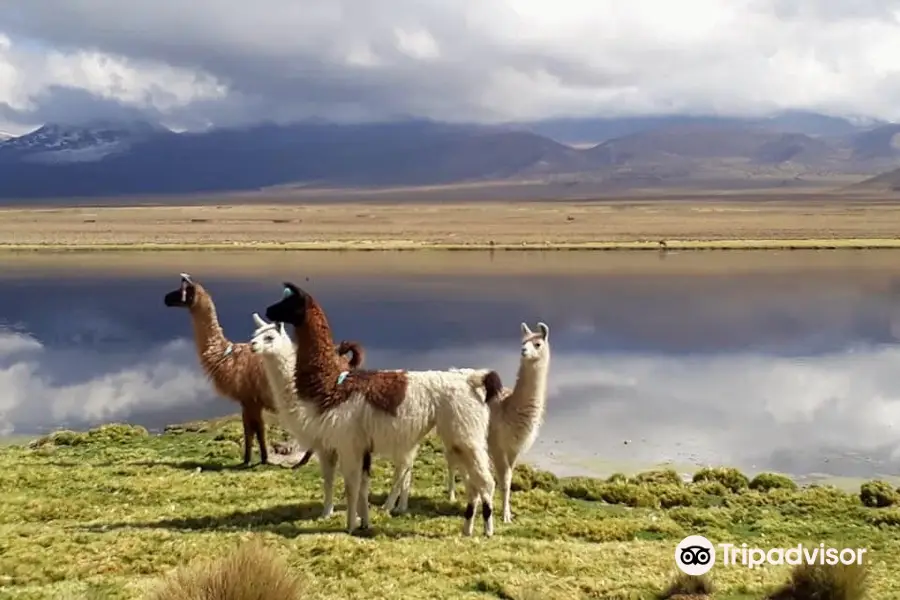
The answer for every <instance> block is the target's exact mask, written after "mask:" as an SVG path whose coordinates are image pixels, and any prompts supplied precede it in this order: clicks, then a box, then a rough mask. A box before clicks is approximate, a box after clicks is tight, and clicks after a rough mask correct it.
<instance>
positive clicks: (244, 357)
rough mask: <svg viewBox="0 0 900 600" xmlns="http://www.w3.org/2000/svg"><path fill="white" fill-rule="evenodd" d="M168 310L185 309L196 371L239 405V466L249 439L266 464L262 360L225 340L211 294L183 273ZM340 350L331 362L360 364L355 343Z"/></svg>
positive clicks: (268, 400) (268, 406)
mask: <svg viewBox="0 0 900 600" xmlns="http://www.w3.org/2000/svg"><path fill="white" fill-rule="evenodd" d="M164 302H165V305H166V306H169V307H178V308H186V309H188V312H189V313H190V315H191V323H192V325H193V328H194V343H195V344H196V346H197V355H198V356H199V358H200V366H201V367H202V368H203V371H204V372H205V373H206V375H207V377H209V379H210V380H211V381H212V384H213V387H214V388H215V390H216V392H218V394H219V395H221V396H224V397H226V398H229V399H231V400H234V401H235V402H238V403H239V404H240V405H241V419H242V421H243V425H244V460H243V463H242V464H243V465H244V466H249V465H250V457H251V455H252V452H253V437H254V436H255V437H256V441H257V443H258V444H259V455H260V462H261V463H262V464H266V463H268V462H269V452H268V449H267V447H266V424H265V421H264V419H263V410H264V409H265V410H268V411H270V412H273V413H274V411H275V405H274V404H273V400H272V393H271V390H270V388H269V383H268V381H267V380H266V374H265V369H264V368H263V365H262V361H261V360H260V358H259V357H258V356H256V355H254V354H253V353H252V352H251V351H250V347H249V345H248V344H236V343H233V342H231V341H230V340H229V339H228V338H226V337H225V333H224V332H223V331H222V327H221V325H219V318H218V315H217V314H216V306H215V304H214V303H213V300H212V297H211V296H210V295H209V292H207V291H206V289H204V287H203V286H202V285H200V284H199V283H198V282H196V281H194V280H193V279H192V278H191V276H190V275H188V274H187V273H182V274H181V284H180V285H179V286H178V289H176V290H173V291H171V292H169V293H167V294H166V295H165V298H164ZM340 348H341V349H342V350H344V351H345V352H344V353H345V354H346V353H352V355H353V358H351V359H349V360H348V359H346V358H344V357H343V356H340V357H338V356H337V354H335V360H337V361H339V362H340V363H341V364H342V365H346V368H347V369H355V368H357V367H359V366H360V365H361V364H362V360H363V350H362V347H361V346H360V345H359V344H357V343H356V342H342V343H341V346H340ZM311 454H312V453H311V452H307V455H306V456H304V457H303V460H302V461H301V464H303V463H305V462H306V461H308V460H309V458H310V456H311Z"/></svg>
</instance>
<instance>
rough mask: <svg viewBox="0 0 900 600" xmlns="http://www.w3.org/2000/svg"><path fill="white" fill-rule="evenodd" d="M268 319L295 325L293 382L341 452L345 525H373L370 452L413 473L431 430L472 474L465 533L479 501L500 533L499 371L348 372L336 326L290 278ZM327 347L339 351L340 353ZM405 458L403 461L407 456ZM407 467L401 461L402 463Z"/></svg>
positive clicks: (329, 443) (488, 528)
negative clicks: (496, 471)
mask: <svg viewBox="0 0 900 600" xmlns="http://www.w3.org/2000/svg"><path fill="white" fill-rule="evenodd" d="M266 318H267V319H269V320H270V321H277V322H281V323H289V324H291V325H293V326H294V338H295V339H294V342H295V345H294V347H295V350H296V363H295V365H294V383H295V390H296V392H297V395H298V397H299V398H300V399H301V402H300V403H299V404H301V405H306V406H311V407H314V408H315V411H316V413H317V418H316V419H313V421H314V422H315V423H316V425H317V427H316V429H317V431H316V434H315V436H314V437H316V438H317V439H320V440H322V442H323V443H324V445H325V446H326V447H332V448H335V449H336V450H337V452H338V463H339V465H340V468H341V471H342V474H343V476H344V486H345V488H346V491H347V529H348V531H351V532H352V531H353V530H354V529H355V528H356V523H357V516H359V517H360V521H361V523H360V527H361V528H363V529H366V528H368V527H369V508H368V493H369V473H368V468H367V467H368V466H370V465H371V456H372V454H379V455H385V456H389V457H391V458H393V459H394V462H395V465H396V466H397V467H398V469H400V470H401V471H402V472H405V473H408V472H409V467H410V466H411V464H412V461H411V460H410V459H409V457H410V456H411V455H414V453H415V451H416V449H417V448H418V445H419V444H420V443H421V441H422V439H423V438H424V437H425V435H427V434H428V433H429V432H430V431H431V430H432V429H433V428H436V429H437V433H438V436H440V438H441V440H442V441H443V443H444V447H445V448H447V449H448V453H449V454H453V457H454V460H455V461H456V463H455V464H457V465H459V466H461V467H462V470H463V471H464V472H465V474H466V492H467V498H468V503H467V505H466V512H465V520H464V524H463V534H464V535H472V528H473V520H474V516H475V509H476V506H477V504H479V503H481V504H482V517H483V518H484V534H485V536H488V537H489V536H491V535H493V533H494V525H493V508H492V504H493V501H492V500H493V499H492V496H493V492H494V480H493V477H491V472H490V458H489V456H488V452H487V433H488V425H489V422H490V411H489V409H488V403H490V402H492V401H494V400H495V399H496V397H497V395H498V394H499V392H500V390H501V389H502V387H503V386H502V383H501V381H500V376H499V375H498V374H497V372H496V371H490V370H488V369H483V370H480V371H473V372H471V373H465V374H464V373H459V372H453V371H368V370H366V371H360V370H356V371H350V372H348V371H346V370H344V369H343V368H342V367H341V366H340V364H339V363H338V361H337V355H336V354H335V349H334V341H333V339H332V335H331V328H330V326H329V324H328V319H327V318H326V316H325V311H324V310H322V308H321V307H320V306H319V304H318V302H316V300H315V298H313V297H312V295H310V294H309V293H307V292H305V291H303V290H301V289H299V288H298V287H297V286H295V285H294V284H291V283H285V284H284V294H283V297H282V299H281V300H280V301H279V302H277V303H275V304H273V305H271V306H269V307H268V308H267V309H266ZM329 353H332V354H335V356H334V357H332V356H330V355H329ZM404 459H405V460H404ZM401 465H402V466H401Z"/></svg>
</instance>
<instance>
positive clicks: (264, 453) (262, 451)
mask: <svg viewBox="0 0 900 600" xmlns="http://www.w3.org/2000/svg"><path fill="white" fill-rule="evenodd" d="M254 425H255V426H254V429H256V442H257V444H259V464H261V465H266V464H269V449H268V448H267V447H266V421H265V419H263V416H262V411H260V412H257V413H256V419H254Z"/></svg>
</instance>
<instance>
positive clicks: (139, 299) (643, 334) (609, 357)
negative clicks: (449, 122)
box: [0, 252, 900, 477]
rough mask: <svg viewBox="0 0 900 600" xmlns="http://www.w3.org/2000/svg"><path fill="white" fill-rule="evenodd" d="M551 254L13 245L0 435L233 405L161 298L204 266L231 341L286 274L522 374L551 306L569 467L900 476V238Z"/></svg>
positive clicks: (427, 339)
mask: <svg viewBox="0 0 900 600" xmlns="http://www.w3.org/2000/svg"><path fill="white" fill-rule="evenodd" d="M552 254H553V255H552V256H550V253H548V254H536V253H535V254H525V253H499V254H498V255H497V256H493V255H488V254H487V253H485V254H471V253H465V255H464V254H463V253H456V254H455V256H453V257H448V256H443V255H439V254H438V253H430V254H427V255H425V254H423V253H417V254H413V253H393V254H379V253H374V252H373V253H363V254H354V253H343V254H337V253H334V254H328V255H327V256H326V255H325V254H323V253H308V254H304V255H298V254H287V253H255V254H253V253H242V254H231V253H219V254H213V253H198V254H187V253H169V252H165V253H158V254H156V255H153V254H148V253H144V254H140V255H135V254H132V255H119V256H116V255H109V254H105V255H100V254H93V255H91V254H87V255H75V254H60V255H54V256H47V255H43V256H36V255H27V254H15V255H14V254H9V255H3V256H2V257H0V260H2V262H0V431H2V433H3V434H4V435H10V434H13V435H17V434H35V433H38V432H43V431H46V430H49V429H53V428H56V427H68V428H76V429H78V428H86V427H89V426H92V425H95V424H98V423H102V422H108V421H129V422H135V423H140V424H143V425H145V426H148V427H151V428H158V427H161V426H163V425H165V424H167V423H172V422H178V421H182V420H187V419H193V418H202V417H210V416H218V415H223V414H228V413H231V412H234V410H235V405H233V404H232V403H230V402H228V401H226V400H223V399H218V398H216V397H215V396H214V395H213V394H212V392H211V390H210V389H209V386H208V384H207V383H206V382H205V380H204V378H203V376H202V374H201V373H200V371H199V369H198V367H197V360H196V356H195V354H194V347H193V344H192V341H191V338H190V335H191V329H190V325H189V316H188V313H187V312H186V311H183V310H178V309H171V308H166V307H165V306H164V305H163V296H164V294H165V293H166V292H168V291H170V290H173V289H175V288H176V287H177V286H178V283H179V278H178V273H179V272H181V271H188V272H190V273H191V274H192V275H193V276H194V278H195V279H196V280H198V281H200V282H202V283H203V284H205V286H206V287H207V289H208V290H209V291H210V293H211V294H212V295H213V298H214V299H215V301H216V303H217V306H218V311H219V317H220V320H221V322H222V325H223V327H224V329H225V332H226V334H227V335H229V336H230V337H231V339H232V340H234V341H246V340H247V338H248V336H249V335H250V333H251V331H252V330H253V324H252V321H251V318H250V314H251V313H252V312H253V311H259V312H263V310H264V309H265V307H266V306H267V305H269V304H271V303H272V302H275V301H277V299H278V297H279V294H280V292H281V282H282V281H284V280H285V279H288V280H292V281H294V282H296V283H298V284H300V285H302V286H304V287H306V288H307V289H308V290H310V291H311V292H312V293H314V294H315V295H316V296H317V298H318V299H319V301H320V302H321V304H322V305H323V306H324V308H325V309H326V310H327V312H328V315H329V318H330V320H331V324H332V327H333V329H334V334H335V338H336V339H345V338H348V339H355V340H359V341H361V342H362V343H363V344H364V345H365V346H366V348H367V350H368V353H367V364H368V366H370V367H373V368H391V369H393V368H408V369H428V368H434V369H441V368H448V367H453V366H456V367H464V366H465V367H481V366H489V367H492V368H496V369H497V370H499V371H500V374H501V376H502V377H503V379H504V383H505V384H507V385H512V384H513V383H514V381H515V373H516V367H517V364H518V351H519V323H520V322H522V321H526V322H528V323H529V324H530V325H531V326H532V327H533V328H534V327H535V326H536V323H537V322H538V321H544V322H545V323H547V324H548V325H549V326H550V340H551V343H552V347H553V359H552V366H551V375H550V390H549V401H548V411H547V422H546V425H545V427H544V429H543V430H542V434H541V437H540V438H539V442H538V443H537V444H536V445H535V447H534V449H533V450H532V452H531V454H530V457H529V458H531V459H532V460H534V461H536V462H537V463H538V464H541V465H542V466H546V467H550V468H553V469H555V470H557V471H559V472H563V473H571V472H581V471H585V472H608V471H611V470H617V469H619V468H622V465H632V466H633V465H649V464H657V463H662V462H671V463H673V464H674V466H676V468H685V469H687V468H696V467H697V466H700V465H704V464H726V465H733V466H738V467H741V468H743V469H746V470H747V471H749V472H756V471H760V470H778V471H783V472H787V473H790V474H793V475H795V476H798V477H803V476H810V475H817V474H822V475H829V476H848V477H871V476H875V475H878V474H896V473H898V472H900V430H898V427H897V426H898V425H900V345H898V341H900V254H897V253H893V254H892V253H890V252H808V253H804V252H784V253H768V252H749V253H738V252H720V253H715V252H711V253H682V254H677V253H676V254H670V255H657V254H656V253H655V252H648V253H639V254H629V255H626V254H623V253H591V254H588V253H552ZM895 265H896V266H895ZM307 277H309V281H308V282H307V281H306V278H307Z"/></svg>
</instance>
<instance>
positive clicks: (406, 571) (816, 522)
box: [0, 419, 900, 600]
mask: <svg viewBox="0 0 900 600" xmlns="http://www.w3.org/2000/svg"><path fill="white" fill-rule="evenodd" d="M240 431H241V430H240V423H239V421H238V420H236V419H224V420H217V421H209V422H196V423H187V424H182V425H179V426H172V427H169V428H167V430H166V431H164V432H163V433H161V434H158V435H155V434H148V433H147V432H146V431H145V430H143V429H142V428H139V427H132V426H129V425H121V424H116V425H107V426H104V427H99V428H97V429H94V430H91V431H87V432H57V433H54V434H51V435H48V436H45V437H43V438H41V439H40V440H36V441H35V442H33V443H32V444H30V445H11V446H5V447H2V448H0V598H2V599H3V600H6V599H7V598H17V599H29V600H30V599H34V600H37V599H45V598H78V599H81V600H83V599H84V598H104V599H108V600H109V599H111V600H126V599H128V600H137V599H145V598H147V594H148V593H157V594H161V593H163V592H161V591H160V590H163V589H169V590H178V589H181V588H179V587H178V586H186V585H188V584H191V585H192V586H193V587H191V588H190V590H189V591H186V592H177V593H176V592H173V591H170V592H168V593H169V594H170V596H169V597H173V595H177V594H189V593H200V592H198V591H197V590H204V589H211V587H216V586H218V585H219V584H218V583H214V582H232V583H229V584H228V585H227V586H225V587H228V588H229V589H232V590H239V589H240V586H239V585H237V583H234V582H233V581H232V574H231V573H226V571H229V570H234V571H236V572H239V573H254V574H258V575H260V577H264V578H265V579H266V582H265V583H259V584H258V585H259V586H263V585H286V586H289V587H286V588H284V589H290V590H294V589H300V590H301V591H302V592H303V594H304V596H305V597H309V598H317V599H320V600H331V599H338V598H341V599H344V598H349V599H369V598H374V597H391V598H394V597H430V598H473V599H474V598H492V597H493V598H516V599H524V598H542V599H550V600H553V599H556V598H559V599H563V598H565V599H570V598H582V597H588V598H623V599H624V598H651V597H654V596H656V595H658V594H659V593H660V591H659V590H661V589H664V588H665V587H666V586H667V585H668V584H669V583H670V575H671V573H672V571H673V569H674V567H675V565H674V556H673V554H674V548H675V546H676V545H677V544H678V542H679V541H680V540H681V539H683V538H684V537H685V536H687V535H692V534H699V535H704V536H706V537H707V538H709V539H710V540H712V541H713V542H715V543H718V542H731V543H735V544H738V545H740V544H741V543H742V542H746V543H748V544H749V545H751V546H754V547H762V548H774V547H788V546H796V545H797V544H798V543H801V542H802V543H804V544H807V545H811V546H812V545H815V546H818V544H819V543H820V542H822V543H825V544H826V545H830V546H834V547H837V548H841V547H844V546H850V547H864V548H869V549H870V550H869V554H868V557H869V558H870V559H871V560H872V564H871V565H870V573H869V574H868V577H867V580H866V581H867V585H868V587H869V589H870V592H871V594H872V597H873V598H889V597H900V582H895V581H894V579H895V578H894V577H893V573H895V572H897V571H898V570H900V535H898V530H900V509H898V508H896V507H882V508H871V507H869V506H866V505H864V503H863V500H862V499H861V495H859V494H851V493H846V492H843V491H841V490H838V489H835V488H831V487H804V488H796V487H795V486H791V485H788V484H786V483H784V482H783V481H782V480H781V479H778V477H768V478H765V477H762V476H757V477H756V478H754V482H756V483H753V482H750V481H748V479H747V477H746V476H745V475H743V474H742V473H740V472H739V471H737V470H735V469H705V470H703V471H701V472H699V473H698V474H697V475H696V476H695V477H694V478H693V480H690V481H685V480H683V479H682V477H680V476H679V475H678V473H676V472H675V471H671V470H665V469H663V470H654V471H649V472H646V473H640V474H637V475H634V476H631V477H626V476H624V475H617V476H615V477H611V478H609V479H607V480H601V479H591V478H586V477H561V478H557V477H554V476H553V475H551V474H549V473H544V472H542V471H539V470H536V469H533V468H530V467H527V466H520V467H518V468H517V469H516V472H515V476H514V489H515V490H516V491H515V492H514V493H513V496H512V508H513V513H514V520H513V522H512V523H509V524H505V523H502V522H499V520H498V522H497V523H496V525H495V527H496V534H495V537H494V538H493V539H491V540H485V539H483V538H480V537H478V536H476V537H474V538H472V539H465V538H463V537H462V536H461V535H460V530H461V526H462V514H463V509H464V506H463V504H464V503H463V501H462V500H458V501H457V502H453V503H451V502H449V501H448V500H447V498H446V492H445V490H444V484H445V477H446V461H445V460H444V457H443V453H442V450H441V445H440V443H439V441H437V440H436V439H434V438H428V439H427V440H426V441H425V443H423V444H422V446H421V447H420V450H419V456H418V459H417V460H416V464H415V467H414V470H413V488H412V493H411V497H410V510H409V512H408V513H407V514H405V515H401V516H396V517H391V516H389V515H386V514H384V512H383V511H381V510H380V509H379V508H378V507H377V506H378V505H379V504H380V503H382V502H383V501H384V499H385V497H386V494H387V492H388V491H389V489H390V484H391V480H390V477H391V475H392V471H393V466H392V465H390V464H389V463H387V462H386V461H382V460H376V461H375V463H374V465H373V480H372V494H371V497H370V502H371V504H372V525H373V532H372V535H371V536H369V537H351V536H348V535H346V534H345V533H344V532H343V529H344V518H345V516H344V505H343V484H342V482H341V480H340V478H338V481H337V485H336V490H335V494H336V496H335V497H336V499H337V506H336V511H335V515H334V516H332V517H330V518H329V519H324V520H323V519H321V518H320V517H319V515H320V513H321V510H322V482H321V474H320V470H319V466H318V462H317V459H313V460H312V461H311V462H310V463H309V464H308V465H306V466H305V467H303V468H301V469H297V470H292V469H290V468H286V467H282V466H276V465H269V466H256V467H253V468H250V469H243V468H240V467H239V466H238V463H239V461H240V453H241V447H240V446H241V443H240V440H241V435H240ZM284 437H286V436H285V435H284V432H281V431H280V430H278V429H277V428H272V430H271V431H270V439H272V440H273V441H274V440H278V439H283V438H284ZM879 489H880V488H879ZM476 529H479V528H476ZM248 537H252V538H253V539H254V540H256V542H258V543H259V544H262V545H264V546H265V548H266V550H260V553H262V552H268V553H270V554H269V555H268V557H269V558H266V559H265V560H263V563H265V564H269V565H276V566H273V567H271V568H270V570H269V571H266V569H265V568H264V567H263V566H260V563H253V562H251V561H252V560H256V558H252V559H251V558H250V557H249V555H248V552H249V551H248V550H241V551H239V552H238V553H237V554H229V553H231V552H233V551H234V549H235V547H236V545H238V544H239V543H240V542H242V541H246V540H247V539H248ZM242 552H243V554H242ZM254 552H255V551H254ZM249 554H253V552H249ZM223 556H224V557H225V558H221V559H217V558H216V557H223ZM242 556H243V558H241V557H242ZM273 556H276V557H284V558H283V560H284V561H286V563H287V564H289V565H291V568H292V572H293V573H294V574H296V575H297V576H299V577H300V578H301V580H302V582H303V584H302V586H300V587H298V588H295V587H292V586H294V583H291V582H295V580H294V578H293V577H291V576H289V575H286V574H285V573H286V572H285V570H284V569H283V568H282V567H283V564H280V563H278V561H277V560H275V559H271V560H269V559H270V558H271V557H273ZM198 560H199V561H201V562H199V563H197V562H194V561H198ZM182 565H187V566H183V567H182V570H178V569H179V567H180V566H182ZM228 565H230V566H228ZM254 565H256V566H254ZM786 573H787V570H786V569H784V568H781V569H779V568H776V567H772V568H767V569H765V570H760V569H755V570H752V571H751V570H750V569H747V568H744V567H727V568H726V567H721V568H720V567H719V566H717V567H715V568H714V570H713V571H711V572H710V581H712V582H714V583H715V586H716V594H715V597H716V598H727V599H734V600H736V599H738V598H741V599H744V600H748V599H754V600H756V599H760V598H763V597H764V595H765V594H766V593H768V590H771V589H772V588H773V586H775V585H776V584H778V583H780V582H782V581H784V577H785V575H786ZM167 574H169V575H167ZM248 576H249V575H248ZM160 578H164V580H165V584H161V583H160ZM279 581H281V582H283V583H278V582H279ZM203 582H206V583H203ZM682 583H685V582H682ZM222 585H225V584H222ZM297 585H298V586H299V584H297ZM161 586H163V587H161ZM165 586H168V587H167V588H166V587H165ZM204 586H206V587H204ZM234 586H237V587H234ZM216 589H218V588H216ZM691 590H693V592H691ZM686 591H687V592H691V593H689V594H685V593H681V594H680V595H681V596H682V597H688V596H691V594H693V596H697V595H698V594H699V593H701V592H703V589H700V588H689V587H685V585H681V586H680V587H678V588H677V589H674V588H673V590H672V593H671V594H670V596H671V597H673V598H674V597H676V596H678V595H679V594H678V593H676V592H686ZM235 593H238V592H235ZM290 593H293V592H285V594H287V595H285V596H283V597H290V596H289V594H290ZM704 593H705V592H704ZM183 597H186V598H190V596H187V595H185V596H183ZM201 597H203V596H201ZM219 597H231V596H206V597H205V598H219ZM234 597H235V598H243V597H244V596H234ZM270 597H281V596H278V595H277V594H275V593H270Z"/></svg>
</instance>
